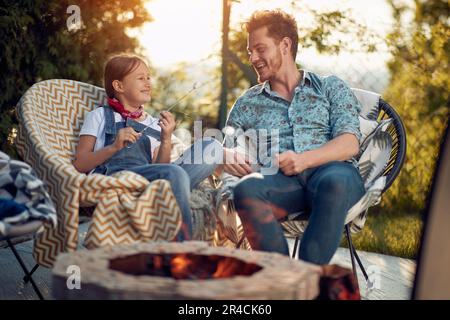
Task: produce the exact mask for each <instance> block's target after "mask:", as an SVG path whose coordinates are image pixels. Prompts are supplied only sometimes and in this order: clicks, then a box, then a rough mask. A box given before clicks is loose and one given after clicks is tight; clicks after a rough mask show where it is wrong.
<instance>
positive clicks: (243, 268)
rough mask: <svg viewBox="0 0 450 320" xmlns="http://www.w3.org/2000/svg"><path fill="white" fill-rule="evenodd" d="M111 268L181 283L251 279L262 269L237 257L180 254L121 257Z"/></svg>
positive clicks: (113, 262) (111, 264)
mask: <svg viewBox="0 0 450 320" xmlns="http://www.w3.org/2000/svg"><path fill="white" fill-rule="evenodd" d="M110 268H111V269H113V270H119V271H122V272H126V273H130V274H134V275H151V276H157V277H172V278H174V279H177V280H198V279H221V278H228V277H233V276H244V275H245V276H249V275H252V274H253V273H255V272H257V271H259V270H261V269H262V268H261V267H260V266H258V265H256V264H253V263H247V262H244V261H242V260H239V259H237V258H234V257H227V256H220V255H202V254H193V253H179V254H142V255H134V256H128V257H124V258H117V259H114V260H113V261H111V262H110Z"/></svg>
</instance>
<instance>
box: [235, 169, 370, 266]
mask: <svg viewBox="0 0 450 320" xmlns="http://www.w3.org/2000/svg"><path fill="white" fill-rule="evenodd" d="M364 193H365V189H364V184H363V181H362V178H361V176H360V174H359V172H358V170H357V169H356V168H355V167H354V166H353V165H352V164H350V163H348V162H338V161H334V162H330V163H327V164H324V165H322V166H319V167H317V168H312V169H307V170H305V171H304V172H302V173H300V174H299V175H297V176H289V177H288V176H285V175H284V174H283V173H281V172H278V173H277V174H275V175H267V176H263V175H261V174H259V173H253V174H250V175H248V176H246V177H244V178H243V179H242V180H241V181H240V182H239V183H238V184H237V185H236V187H235V189H234V204H235V206H236V210H237V212H238V214H239V217H240V218H241V221H242V224H243V227H244V231H245V234H246V236H247V238H248V240H249V242H250V245H251V246H252V248H253V249H255V250H263V251H272V252H278V253H281V254H286V255H289V249H288V245H287V241H286V239H285V237H284V235H283V231H282V228H281V226H280V223H279V221H280V220H281V221H282V220H283V219H285V218H286V216H287V215H289V214H291V213H296V212H305V211H308V212H309V213H310V217H309V221H308V227H307V228H306V230H305V233H304V235H303V237H302V241H301V244H300V250H299V259H301V260H304V261H308V262H312V263H315V264H326V263H328V262H329V261H330V260H331V258H332V257H333V255H334V253H335V252H336V250H337V248H338V246H339V242H340V239H341V236H342V232H343V230H344V222H345V217H346V215H347V211H348V210H349V209H350V208H351V207H352V206H353V205H354V204H355V203H356V202H357V201H358V200H359V199H360V198H361V197H362V196H363V195H364Z"/></svg>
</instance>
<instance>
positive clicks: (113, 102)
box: [107, 97, 144, 119]
mask: <svg viewBox="0 0 450 320" xmlns="http://www.w3.org/2000/svg"><path fill="white" fill-rule="evenodd" d="M107 100H108V104H109V106H110V107H111V108H113V109H114V111H115V112H118V113H120V115H121V116H122V118H124V119H127V118H131V119H138V118H140V117H141V116H142V113H144V107H143V106H140V107H139V109H138V110H137V111H134V112H130V111H128V110H125V107H124V106H123V104H121V103H120V101H119V100H117V99H115V98H113V99H111V98H109V97H108V98H107Z"/></svg>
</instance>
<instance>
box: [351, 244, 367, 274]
mask: <svg viewBox="0 0 450 320" xmlns="http://www.w3.org/2000/svg"><path fill="white" fill-rule="evenodd" d="M353 254H354V255H355V258H356V261H357V262H358V265H359V268H360V269H361V272H362V273H363V275H364V278H365V279H366V282H367V281H369V276H368V275H367V272H366V269H365V268H364V265H363V264H362V262H361V259H359V256H358V252H357V251H356V249H355V247H353Z"/></svg>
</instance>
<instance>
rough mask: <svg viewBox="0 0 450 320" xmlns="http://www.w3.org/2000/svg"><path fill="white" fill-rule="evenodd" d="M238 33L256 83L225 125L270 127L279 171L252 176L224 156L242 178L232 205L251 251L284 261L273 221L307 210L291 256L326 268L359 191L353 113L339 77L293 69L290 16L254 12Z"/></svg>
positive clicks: (284, 248)
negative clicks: (274, 136) (243, 35)
mask: <svg viewBox="0 0 450 320" xmlns="http://www.w3.org/2000/svg"><path fill="white" fill-rule="evenodd" d="M246 29H247V32H248V53H249V59H250V62H251V64H252V65H253V67H254V69H255V71H256V72H257V74H258V78H259V82H260V84H259V85H257V86H254V87H252V88H250V89H249V90H247V91H246V92H245V93H244V94H243V95H242V96H241V97H240V98H238V100H237V101H236V103H235V104H234V106H233V108H232V110H231V112H230V115H229V118H228V120H227V126H231V127H233V128H235V129H242V130H244V131H245V130H248V129H262V128H263V129H266V130H271V129H278V130H279V154H277V155H276V160H277V162H278V165H279V169H280V170H279V171H278V172H277V173H276V174H274V175H262V174H261V173H256V172H254V173H252V168H251V167H250V166H249V164H248V163H246V162H245V157H244V155H242V154H239V153H237V152H236V151H230V150H227V153H228V154H230V152H234V155H233V156H234V159H235V160H237V161H235V163H234V164H233V163H230V164H225V170H226V171H227V172H228V173H231V174H233V175H236V176H239V177H243V178H242V179H241V180H240V181H239V183H238V184H237V185H236V187H235V189H234V204H235V207H236V209H237V212H238V214H239V216H240V218H241V221H242V223H243V226H244V231H245V233H246V236H247V238H248V240H249V242H250V244H251V246H252V248H253V249H255V250H263V251H274V252H279V253H282V254H286V255H288V254H289V251H288V245H287V242H286V239H285V238H284V236H283V232H282V229H281V226H280V224H279V221H280V220H282V219H283V218H285V217H286V216H287V215H288V214H290V213H295V212H301V211H304V210H309V211H310V212H311V215H310V218H309V223H308V227H307V229H306V230H305V233H304V235H303V237H302V241H301V245H300V250H299V258H300V259H302V260H305V261H309V262H312V263H316V264H326V263H328V262H329V261H330V259H331V258H332V256H333V255H334V253H335V252H336V249H337V247H338V245H339V242H340V239H341V236H342V231H343V229H344V221H345V217H346V213H347V211H348V210H349V209H350V208H351V207H352V206H353V205H354V204H355V203H356V202H357V201H358V200H359V199H360V198H361V197H362V196H363V194H364V192H365V190H364V185H363V181H362V179H361V176H360V174H359V171H358V169H357V167H356V161H355V160H354V159H353V157H354V156H355V155H357V154H358V151H359V138H360V131H359V120H358V114H359V112H360V109H361V107H360V105H359V103H358V101H357V99H356V98H355V96H354V95H353V93H352V91H351V90H350V88H349V87H348V86H347V85H346V84H345V83H344V82H343V81H342V80H340V79H339V78H337V77H335V76H329V77H320V76H318V75H316V74H314V73H312V72H308V71H305V70H298V69H297V66H296V64H295V58H296V54H297V47H298V33H297V24H296V21H295V19H294V18H293V17H292V16H290V15H288V14H286V13H284V12H282V11H279V10H275V11H258V12H255V13H254V14H253V15H252V16H251V18H250V20H249V21H248V22H247V23H246ZM228 156H229V155H228ZM236 162H237V163H236ZM244 176H245V177H244Z"/></svg>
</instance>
